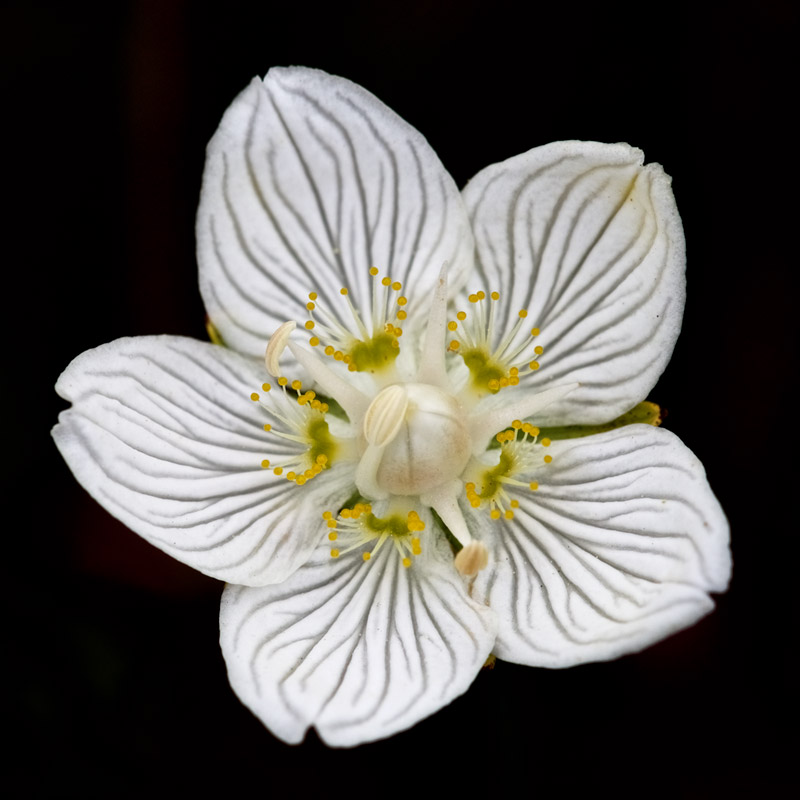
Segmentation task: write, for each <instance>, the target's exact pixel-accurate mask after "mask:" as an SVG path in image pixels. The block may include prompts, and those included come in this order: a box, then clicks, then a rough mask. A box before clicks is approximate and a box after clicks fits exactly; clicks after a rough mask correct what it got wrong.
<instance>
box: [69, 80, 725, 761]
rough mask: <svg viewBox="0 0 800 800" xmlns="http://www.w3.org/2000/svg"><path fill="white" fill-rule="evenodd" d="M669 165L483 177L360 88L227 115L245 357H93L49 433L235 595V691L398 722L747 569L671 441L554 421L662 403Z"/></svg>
mask: <svg viewBox="0 0 800 800" xmlns="http://www.w3.org/2000/svg"><path fill="white" fill-rule="evenodd" d="M642 160H643V159H642V154H641V153H640V152H639V151H637V150H635V149H633V148H631V147H629V146H628V145H623V144H619V145H604V144H596V143H587V142H560V143H556V144H552V145H548V146H546V147H540V148H536V149H534V150H531V151H529V152H528V153H525V154H523V155H521V156H518V157H516V158H512V159H509V160H508V161H505V162H503V163H502V164H497V165H494V166H491V167H489V168H487V169H486V170H484V171H483V172H481V173H480V174H479V175H478V176H476V177H475V178H474V179H473V180H472V181H471V182H470V183H469V185H468V186H467V187H466V189H465V191H464V193H463V196H462V195H461V194H459V192H458V191H457V189H456V187H455V185H454V183H453V181H452V179H451V178H450V177H449V175H448V174H447V173H446V172H445V171H444V169H443V168H442V166H441V165H440V163H439V161H438V159H437V158H436V156H435V154H434V153H433V151H432V150H431V149H430V147H429V146H428V144H427V143H426V142H425V140H424V139H423V138H422V137H421V136H420V135H419V134H418V133H417V132H416V131H415V130H413V129H412V128H411V127H409V126H408V125H407V124H406V123H405V122H403V121H402V120H401V119H400V118H398V117H397V116H396V115H395V114H393V113H392V112H391V111H390V110H389V109H387V108H386V107H385V106H383V105H382V104H381V103H380V102H379V101H378V100H376V99H375V98H374V97H373V96H372V95H370V94H368V93H367V92H366V91H364V90H363V89H361V88H359V87H358V86H355V85H353V84H351V83H349V82H348V81H345V80H342V79H340V78H334V77H331V76H329V75H326V74H324V73H321V72H317V71H314V70H307V69H275V70H272V71H271V72H270V73H269V74H268V75H267V77H266V79H265V80H264V81H263V82H261V81H258V80H254V81H253V82H252V83H251V85H250V86H249V87H248V88H247V89H246V90H245V91H244V92H243V93H242V94H241V95H240V96H239V97H238V98H237V99H236V100H235V101H234V103H233V105H232V106H231V107H230V108H229V109H228V111H227V112H226V114H225V116H224V118H223V120H222V123H221V125H220V128H219V130H218V132H217V133H216V135H215V136H214V138H213V139H212V141H211V143H210V145H209V149H208V160H207V164H206V171H205V176H204V181H203V188H202V195H201V202H200V208H199V212H198V221H197V238H198V259H199V263H200V286H201V290H202V293H203V297H204V299H205V302H206V305H207V308H208V313H209V316H210V319H211V321H212V323H213V326H214V329H215V331H216V332H218V334H219V335H220V336H221V338H222V340H223V341H224V343H225V345H227V346H226V347H222V346H219V345H216V344H203V343H200V342H195V341H192V340H188V339H182V338H179V337H171V336H163V337H144V338H137V339H122V340H119V341H116V342H112V343H110V344H108V345H104V346H102V347H99V348H97V349H96V350H92V351H90V352H87V353H84V354H83V355H81V356H79V357H78V358H77V359H75V361H73V363H72V364H71V365H70V366H69V367H68V368H67V370H66V371H65V372H64V374H63V375H62V376H61V378H60V379H59V381H58V384H57V390H58V392H59V393H60V394H61V395H62V396H63V397H64V398H65V399H67V400H69V401H71V402H72V404H73V405H72V407H71V408H70V409H69V410H67V411H65V412H64V413H63V414H62V415H61V418H60V422H59V424H58V425H57V426H56V428H55V429H54V436H55V439H56V442H57V444H58V447H59V448H60V450H61V452H62V454H63V455H64V458H65V459H66V460H67V462H68V463H69V465H70V467H71V468H72V470H73V472H74V473H75V475H76V476H77V478H78V480H79V481H80V482H81V483H82V484H83V486H84V487H85V488H86V489H87V490H88V491H89V492H90V493H91V494H92V495H93V496H94V497H95V498H96V499H97V500H98V502H100V503H101V504H102V505H103V506H104V507H105V508H107V509H108V510H109V511H110V512H111V513H112V514H114V515H115V516H117V517H118V518H119V519H121V520H122V521H123V522H125V523H126V524H127V525H129V526H130V527H131V528H132V529H133V530H135V531H136V532H137V533H139V534H140V535H141V536H143V537H145V538H146V539H148V540H149V541H150V542H152V543H153V544H155V545H156V546H157V547H159V548H161V549H162V550H164V551H166V552H167V553H169V554H171V555H173V556H174V557H175V558H178V559H179V560H181V561H183V562H185V563H187V564H190V565H191V566H193V567H196V568H197V569H199V570H201V571H202V572H204V573H206V574H208V575H212V576H214V577H217V578H220V579H222V580H225V581H227V582H228V583H229V584H230V585H229V586H228V587H227V588H226V589H225V592H224V594H223V598H222V611H221V618H220V626H221V643H222V649H223V653H224V655H225V659H226V661H227V664H228V670H229V676H230V680H231V684H232V685H233V688H234V689H235V691H236V692H237V693H238V695H239V696H240V698H241V699H242V700H243V702H244V703H246V704H247V705H248V706H249V707H250V708H251V709H252V710H253V711H254V713H255V714H257V715H258V716H259V717H260V718H261V719H262V721H263V722H264V724H265V725H267V727H269V728H270V730H272V731H273V732H274V733H275V734H276V735H277V736H279V737H281V738H283V739H284V740H286V741H288V742H299V741H301V740H302V738H303V736H304V735H305V732H306V730H307V729H308V727H309V726H311V725H314V726H315V727H316V728H317V730H318V731H319V733H320V735H321V736H322V738H323V739H324V740H325V741H326V742H328V743H329V744H332V745H355V744H358V743H360V742H364V741H368V740H371V739H376V738H381V737H384V736H389V735H391V734H392V733H395V732H396V731H399V730H402V729H404V728H407V727H409V726H411V725H413V724H414V723H415V722H417V721H418V720H420V719H421V718H423V717H425V716H426V715H428V714H431V713H433V712H434V711H436V710H437V709H438V708H440V707H441V706H443V705H445V704H446V703H448V702H450V701H451V700H452V699H453V698H455V697H456V696H458V695H460V694H461V693H463V692H464V691H465V690H466V689H467V687H468V686H469V684H470V683H471V681H472V680H473V678H474V677H475V675H476V673H477V672H478V670H479V669H480V667H481V665H482V664H483V663H484V662H485V660H486V659H487V657H488V656H489V654H490V653H492V652H494V653H496V654H497V655H498V656H500V657H501V658H505V659H508V660H511V661H515V662H519V663H523V664H530V665H533V666H547V667H564V666H570V665H573V664H577V663H582V662H586V661H595V660H602V659H610V658H615V657H617V656H619V655H622V654H623V653H629V652H632V651H636V650H639V649H641V648H643V647H645V646H647V645H648V644H650V643H652V642H654V641H656V640H658V639H661V638H663V637H664V636H667V635H669V634H670V633H672V632H673V631H675V630H678V629H680V628H683V627H685V626H687V625H690V624H692V623H693V622H695V621H696V620H697V619H698V618H699V617H701V616H702V615H703V614H705V613H707V612H708V611H709V610H710V609H711V607H712V602H711V600H710V598H709V596H708V593H709V592H711V591H722V590H724V589H725V587H726V585H727V581H728V577H729V573H730V558H729V553H728V545H727V539H728V532H727V523H726V521H725V518H724V516H723V514H722V512H721V510H720V508H719V505H718V503H717V501H716V500H715V498H714V496H713V494H712V493H711V490H710V489H709V487H708V484H707V482H706V480H705V476H704V473H703V469H702V466H701V465H700V464H699V462H698V461H697V459H696V458H695V457H694V456H693V455H692V453H691V452H689V450H687V449H686V448H685V447H684V446H683V445H682V444H681V442H680V441H679V440H678V439H677V438H676V437H675V436H673V435H672V434H670V433H669V432H667V431H664V430H661V429H658V428H656V427H653V426H650V425H628V426H625V427H619V428H616V429H613V430H610V431H608V432H605V433H600V434H597V435H593V436H588V437H584V438H565V439H556V437H555V434H553V433H551V434H550V435H549V436H550V437H551V438H552V439H553V440H552V441H551V438H549V437H548V432H547V431H545V430H542V429H544V428H545V427H548V428H552V427H553V426H563V425H576V424H581V425H596V424H598V423H606V422H608V421H610V420H612V419H614V418H616V417H618V416H619V415H620V414H623V413H624V412H627V411H628V410H629V409H631V408H633V407H634V406H636V405H637V404H638V403H640V401H642V400H643V399H644V398H645V397H646V395H647V393H648V391H649V390H650V389H651V388H652V387H653V385H654V384H655V382H656V380H657V378H658V376H659V374H660V373H661V371H662V370H663V368H664V366H665V365H666V363H667V361H668V360H669V357H670V354H671V351H672V347H673V345H674V343H675V340H676V338H677V336H678V332H679V329H680V323H681V316H682V311H683V302H684V278H683V271H684V249H683V234H682V228H681V223H680V218H679V216H678V213H677V210H676V208H675V204H674V199H673V196H672V193H671V190H670V181H669V178H668V177H667V176H666V175H665V174H664V173H663V171H662V170H661V168H660V167H659V166H658V165H652V164H651V165H648V166H642ZM473 237H474V238H473ZM265 348H266V356H265V355H264V354H265ZM268 373H269V374H268ZM284 376H285V377H284ZM459 546H461V549H460V552H459V553H458V555H457V556H455V557H454V551H455V550H456V549H458V548H459Z"/></svg>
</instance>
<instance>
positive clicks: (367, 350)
mask: <svg viewBox="0 0 800 800" xmlns="http://www.w3.org/2000/svg"><path fill="white" fill-rule="evenodd" d="M399 352H400V348H399V347H398V346H397V338H396V337H394V336H392V335H391V334H389V333H379V334H378V335H377V336H373V337H372V338H371V339H367V341H366V342H362V341H360V340H359V341H357V342H356V343H355V344H354V345H353V346H352V347H351V348H350V352H349V355H350V363H351V364H352V365H353V366H354V367H355V368H356V370H357V371H358V372H378V371H380V370H382V369H384V368H385V367H388V366H389V364H391V363H392V362H393V361H394V360H395V359H396V358H397V354H398V353H399Z"/></svg>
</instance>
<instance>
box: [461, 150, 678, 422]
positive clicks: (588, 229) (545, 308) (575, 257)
mask: <svg viewBox="0 0 800 800" xmlns="http://www.w3.org/2000/svg"><path fill="white" fill-rule="evenodd" d="M642 161H643V155H642V153H641V151H639V150H636V149H634V148H631V147H629V146H628V145H624V144H618V145H606V144H598V143H594V142H556V143H555V144H551V145H547V146H545V147H538V148H536V149H534V150H531V151H529V152H527V153H524V154H523V155H520V156H517V157H516V158H511V159H509V160H508V161H504V162H503V163H501V164H495V165H493V166H491V167H488V168H487V169H485V170H483V171H482V172H481V173H479V174H478V175H477V176H476V177H475V178H474V179H473V180H472V181H471V182H470V183H469V184H468V185H467V187H466V189H465V190H464V196H465V200H466V202H467V206H468V208H469V210H470V216H471V219H472V221H473V226H474V228H473V229H474V233H475V240H476V244H477V248H478V257H479V261H480V264H479V268H478V273H479V274H478V276H476V284H482V286H478V285H476V286H474V287H471V290H472V291H474V290H475V289H476V288H485V289H488V290H497V291H499V292H500V295H501V296H500V301H499V302H500V306H501V308H500V311H501V312H502V313H500V314H499V316H500V317H501V318H503V319H506V320H509V322H508V327H509V329H510V326H511V321H514V322H515V321H516V317H517V312H518V311H519V310H520V309H527V310H528V312H529V313H528V317H527V320H526V322H528V323H530V324H529V325H527V324H526V328H525V330H526V331H530V329H531V328H532V327H538V328H539V329H540V330H541V334H540V335H539V336H538V337H537V338H536V340H535V344H537V345H542V346H543V347H544V355H543V356H541V357H540V358H538V361H539V362H540V364H541V369H539V370H538V371H536V372H533V373H528V374H526V376H525V377H523V379H522V385H523V386H527V387H537V388H541V387H544V386H545V385H549V384H552V383H553V382H554V381H555V382H558V383H566V382H573V381H575V382H579V383H580V384H581V388H580V389H579V390H578V391H575V392H573V393H571V394H570V395H569V396H568V397H565V398H564V399H563V400H562V401H561V402H559V403H557V404H554V405H553V406H552V407H551V408H548V409H547V411H546V412H545V414H544V416H543V417H542V418H537V423H538V424H577V423H590V422H605V421H608V420H610V419H613V418H614V417H616V416H618V415H619V414H622V413H624V412H625V411H628V410H629V409H630V408H632V407H633V406H634V405H636V403H638V402H640V401H641V400H643V399H644V398H645V397H646V396H647V393H648V391H649V390H650V389H651V388H652V387H653V386H654V385H655V382H656V380H657V379H658V376H659V375H660V374H661V372H662V371H663V369H664V367H665V366H666V364H667V362H668V361H669V357H670V355H671V354H672V348H673V346H674V344H675V340H676V339H677V337H678V333H679V331H680V325H681V318H682V315H683V305H684V262H685V255H684V240H683V228H682V226H681V221H680V217H679V216H678V211H677V208H676V207H675V200H674V197H673V195H672V190H671V188H670V179H669V177H668V176H666V175H665V174H664V172H663V170H662V169H661V167H660V166H659V165H657V164H648V165H647V166H645V167H643V166H642ZM467 288H470V287H467ZM532 343H533V342H532Z"/></svg>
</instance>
